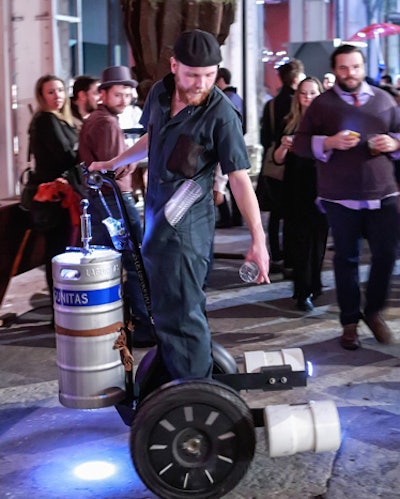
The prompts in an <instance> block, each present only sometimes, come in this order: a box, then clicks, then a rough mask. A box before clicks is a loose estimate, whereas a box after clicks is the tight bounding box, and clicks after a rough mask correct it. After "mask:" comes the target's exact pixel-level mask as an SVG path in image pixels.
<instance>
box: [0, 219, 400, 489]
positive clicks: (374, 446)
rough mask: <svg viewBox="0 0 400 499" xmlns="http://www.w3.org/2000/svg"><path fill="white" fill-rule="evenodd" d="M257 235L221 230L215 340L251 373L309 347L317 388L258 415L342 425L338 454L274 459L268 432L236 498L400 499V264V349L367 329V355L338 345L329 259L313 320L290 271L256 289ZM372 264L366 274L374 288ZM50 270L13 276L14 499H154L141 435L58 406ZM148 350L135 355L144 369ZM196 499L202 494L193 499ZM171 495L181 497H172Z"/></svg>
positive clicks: (3, 345)
mask: <svg viewBox="0 0 400 499" xmlns="http://www.w3.org/2000/svg"><path fill="white" fill-rule="evenodd" d="M247 244H248V233H247V230H246V228H235V229H226V230H219V231H217V235H216V244H215V251H216V253H217V254H220V255H224V256H225V257H226V256H227V255H226V254H227V253H232V255H231V256H232V258H217V259H216V260H215V264H214V270H213V272H212V275H211V277H210V282H209V288H208V290H207V297H208V317H209V322H210V326H211V330H212V332H213V339H214V340H215V341H217V342H218V343H220V344H222V345H223V346H224V347H225V348H227V349H228V351H229V352H230V353H231V354H232V355H233V356H234V357H235V359H236V360H237V362H238V365H239V367H240V368H241V369H243V352H245V351H252V350H278V349H281V348H288V347H301V348H302V349H303V352H304V354H305V357H306V358H307V359H308V360H311V361H312V362H313V365H314V369H315V376H314V377H312V378H310V379H309V381H308V386H307V387H301V388H295V389H293V390H290V391H281V392H262V391H256V392H255V391H253V392H251V391H249V392H247V393H242V396H243V397H244V398H245V400H246V401H247V402H248V404H249V405H250V406H251V407H265V406H266V405H273V404H282V403H291V404H297V403H306V402H308V401H310V400H333V401H334V402H335V403H336V405H337V407H338V412H339V416H340V421H341V427H342V441H341V446H340V449H339V450H338V451H336V452H326V453H322V454H314V453H312V452H306V453H303V454H297V455H294V456H287V457H280V458H269V457H268V454H267V451H266V438H265V431H264V428H258V429H257V449H256V455H255V457H254V459H253V461H252V463H251V465H250V469H249V471H248V473H247V474H246V476H245V477H244V478H243V480H242V481H241V482H240V483H239V485H238V486H237V487H236V488H235V489H234V490H233V491H231V492H230V493H228V494H227V495H226V496H225V497H227V498H228V499H250V498H253V499H275V498H277V499H311V498H324V499H342V498H343V499H344V498H349V497H351V498H357V499H375V498H384V499H395V498H397V499H399V498H400V374H399V372H400V370H399V367H400V261H398V262H397V265H396V268H395V272H394V278H393V286H392V289H391V293H390V300H389V304H388V305H389V306H388V308H387V310H386V311H385V318H386V319H387V321H388V324H389V325H390V327H391V328H392V329H393V331H394V332H395V334H396V337H397V339H398V340H399V344H396V345H390V346H385V345H381V344H378V343H377V342H376V341H375V339H374V338H373V336H372V334H371V333H370V332H369V330H368V329H367V327H366V326H364V325H361V327H360V332H361V342H362V348H361V349H360V350H357V351H355V352H350V351H345V350H343V349H341V348H340V346H339V345H338V341H337V338H338V335H339V332H340V327H339V323H338V310H337V306H336V302H335V289H334V280H333V275H332V264H331V259H332V256H333V254H332V252H330V251H328V252H327V254H326V262H325V267H324V268H325V270H324V275H323V282H324V285H325V286H326V287H325V288H324V294H323V296H322V297H320V299H319V300H318V302H317V303H316V308H315V310H314V311H313V312H312V313H309V314H303V313H301V312H299V311H297V310H296V308H295V307H294V300H292V298H291V294H292V286H291V283H290V282H289V281H287V280H283V278H282V276H281V275H275V274H274V275H273V276H272V280H273V282H272V284H271V285H269V286H267V285H262V286H253V285H245V284H243V283H241V282H240V280H239V278H238V268H239V266H240V264H241V260H240V259H239V258H233V257H234V256H236V255H240V254H242V253H244V252H245V250H246V247H247ZM367 273H368V267H367V266H366V265H363V266H362V269H361V279H362V280H363V281H365V279H366V276H367ZM48 304H49V300H48V295H47V292H46V286H45V279H44V273H43V270H42V269H35V270H34V271H31V272H29V273H26V274H24V275H22V276H18V277H17V278H14V279H13V282H12V284H11V286H10V289H9V290H8V293H7V295H6V297H5V300H4V302H3V305H2V307H1V309H0V315H1V314H3V313H5V312H11V311H13V312H16V313H17V314H18V316H19V317H18V321H17V322H16V323H14V324H13V325H11V326H10V327H8V328H1V329H0V402H1V406H0V435H1V439H0V483H1V491H2V497H7V498H10V499H25V498H26V497H28V496H29V497H33V498H35V499H69V498H71V499H72V498H75V497H77V498H79V499H86V498H88V499H89V498H91V499H117V498H121V499H128V498H132V499H154V498H155V497H156V496H155V495H154V494H152V493H151V492H149V491H148V490H147V489H146V487H145V486H144V485H143V484H142V483H141V482H140V480H139V478H138V477H137V475H136V473H135V471H134V468H133V466H132V464H131V458H130V455H129V428H128V427H126V426H125V425H124V424H123V423H122V421H121V419H120V417H119V415H118V413H117V412H116V410H115V409H114V408H106V409H99V410H85V411H84V410H73V409H66V408H64V407H62V406H61V405H60V403H59V401H58V383H57V368H56V360H55V359H56V351H55V335H54V332H53V331H52V330H51V329H50V326H49V324H48V320H49V317H50V314H49V312H50V310H49V307H48ZM144 353H145V351H144V350H140V351H137V352H135V358H136V361H137V362H139V361H140V359H141V358H142V357H143V355H144ZM86 460H96V461H98V460H104V461H107V462H108V463H111V464H113V465H114V466H115V467H116V473H115V474H114V475H112V476H111V477H110V478H108V479H107V480H104V481H98V480H97V481H95V480H93V481H84V480H81V479H78V478H76V477H75V476H74V475H73V469H74V467H75V465H76V464H78V463H80V462H83V461H86ZM193 497H195V496H193ZM165 499H169V498H165Z"/></svg>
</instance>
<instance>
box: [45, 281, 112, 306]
mask: <svg viewBox="0 0 400 499" xmlns="http://www.w3.org/2000/svg"><path fill="white" fill-rule="evenodd" d="M120 299H121V285H120V284H117V285H116V286H111V287H110V288H105V289H93V290H87V291H78V290H76V291H75V290H72V289H68V290H67V289H60V288H56V287H55V288H54V302H55V303H56V304H57V305H62V306H64V307H93V306H96V305H105V304H107V303H113V302H115V301H119V300H120Z"/></svg>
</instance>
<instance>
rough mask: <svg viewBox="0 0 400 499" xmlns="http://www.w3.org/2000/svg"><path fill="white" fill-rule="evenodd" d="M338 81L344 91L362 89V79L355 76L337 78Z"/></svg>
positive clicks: (349, 91)
mask: <svg viewBox="0 0 400 499" xmlns="http://www.w3.org/2000/svg"><path fill="white" fill-rule="evenodd" d="M336 83H337V84H338V85H339V87H340V88H341V89H342V90H343V91H344V92H348V93H351V92H357V90H359V89H360V87H361V83H362V81H359V80H358V79H357V80H356V79H354V78H346V79H337V80H336Z"/></svg>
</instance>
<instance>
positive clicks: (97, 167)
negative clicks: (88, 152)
mask: <svg viewBox="0 0 400 499" xmlns="http://www.w3.org/2000/svg"><path fill="white" fill-rule="evenodd" d="M88 170H89V171H90V172H93V171H100V172H102V173H105V172H106V171H108V170H111V171H113V170H114V163H113V160H112V159H110V160H109V161H93V163H91V164H90V165H89V167H88Z"/></svg>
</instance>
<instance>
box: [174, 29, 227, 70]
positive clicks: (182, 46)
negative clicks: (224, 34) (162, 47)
mask: <svg viewBox="0 0 400 499" xmlns="http://www.w3.org/2000/svg"><path fill="white" fill-rule="evenodd" d="M174 55H175V58H176V59H177V60H178V61H180V62H182V63H183V64H185V65H186V66H190V67H192V68H205V67H208V66H216V65H218V64H219V63H220V62H221V60H222V56H221V49H220V47H219V43H218V42H217V39H216V38H215V37H214V36H213V35H212V34H211V33H208V32H207V31H202V30H200V29H195V30H193V31H185V32H183V33H181V34H180V35H179V36H178V39H177V40H176V42H175V45H174Z"/></svg>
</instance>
